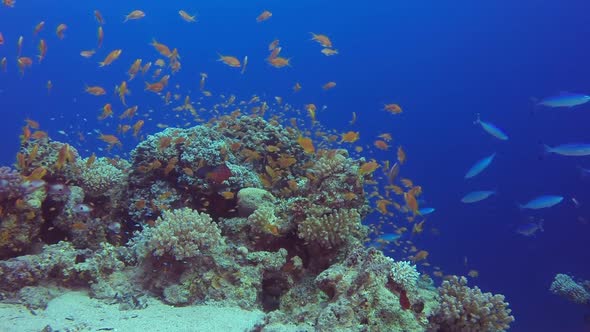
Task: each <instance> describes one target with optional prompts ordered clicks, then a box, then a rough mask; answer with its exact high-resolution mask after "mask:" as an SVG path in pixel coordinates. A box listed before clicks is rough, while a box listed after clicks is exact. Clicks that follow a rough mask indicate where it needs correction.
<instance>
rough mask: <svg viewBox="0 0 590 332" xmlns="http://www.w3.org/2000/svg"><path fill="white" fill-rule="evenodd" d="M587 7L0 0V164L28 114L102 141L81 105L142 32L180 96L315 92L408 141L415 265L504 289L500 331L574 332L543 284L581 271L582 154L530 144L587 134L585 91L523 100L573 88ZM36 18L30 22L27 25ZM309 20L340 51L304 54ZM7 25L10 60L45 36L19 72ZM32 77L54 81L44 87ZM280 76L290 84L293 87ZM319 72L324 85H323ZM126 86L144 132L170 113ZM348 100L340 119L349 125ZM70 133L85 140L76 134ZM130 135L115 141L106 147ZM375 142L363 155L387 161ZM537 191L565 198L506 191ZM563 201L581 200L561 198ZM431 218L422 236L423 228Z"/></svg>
mask: <svg viewBox="0 0 590 332" xmlns="http://www.w3.org/2000/svg"><path fill="white" fill-rule="evenodd" d="M137 6H140V7H139V8H141V9H142V10H144V11H145V12H146V14H147V16H146V17H145V18H144V19H142V20H139V21H133V22H127V23H125V24H123V23H122V22H123V17H124V15H125V14H127V13H128V12H130V11H131V10H133V9H137ZM94 9H99V10H100V11H101V13H102V14H103V16H104V19H105V21H106V25H105V26H104V30H105V40H104V44H103V47H102V48H101V49H100V50H99V51H98V52H97V54H96V55H95V56H94V57H93V58H91V59H85V58H82V57H80V56H79V52H80V51H81V50H85V49H93V48H95V47H96V29H97V26H98V25H97V23H96V21H95V20H94V18H93V10H94ZM179 9H184V10H186V11H187V12H189V13H191V14H192V13H196V14H197V17H198V21H199V22H198V23H196V24H188V23H186V22H184V21H182V20H180V18H179V17H178V14H177V11H178V10H179ZM264 9H268V10H270V11H272V13H273V17H272V18H271V19H270V20H268V21H266V22H263V23H260V24H257V23H256V22H255V18H256V16H257V15H258V14H260V13H261V12H262V10H264ZM589 9H590V6H589V5H588V3H587V1H582V0H577V1H574V0H572V1H567V2H564V1H557V0H546V1H533V0H522V1H506V0H500V1H493V2H481V1H477V2H475V1H434V0H429V1H420V2H408V1H397V0H396V1H392V0H387V1H385V0H378V1H366V2H359V1H354V2H353V1H347V2H343V1H317V0H299V1H280V2H279V1H247V2H245V1H238V0H227V1H223V2H209V3H204V2H203V3H197V2H194V1H174V2H173V3H172V2H169V1H150V2H143V3H141V4H139V3H129V2H125V3H123V4H121V3H120V2H118V1H100V2H98V1H96V2H86V1H73V0H68V1H63V0H62V1H25V0H19V1H17V4H16V7H15V8H5V7H0V32H2V33H3V35H4V38H5V44H4V45H2V46H0V57H3V56H6V57H7V58H8V60H9V64H8V72H7V73H0V90H2V92H1V93H0V112H1V115H2V121H0V139H1V140H2V149H1V150H0V163H1V164H10V163H12V162H13V161H14V155H15V153H16V151H17V149H18V135H19V134H20V130H21V127H22V125H23V120H24V119H25V118H26V117H31V118H32V119H35V120H37V121H40V122H41V124H42V127H43V129H45V130H48V131H49V134H50V136H51V137H53V138H54V139H58V140H66V141H71V142H74V145H75V146H77V147H82V151H83V155H88V154H89V153H90V152H92V151H96V149H97V148H98V147H104V144H103V143H102V142H100V141H98V140H97V139H96V134H91V135H88V134H87V133H88V132H91V131H92V130H94V129H98V130H100V131H101V132H104V133H107V134H110V133H114V132H115V130H116V128H115V127H113V125H110V126H107V125H106V124H105V123H98V121H97V120H96V117H97V116H98V115H99V109H100V108H101V107H102V106H103V105H104V103H105V102H111V103H112V104H113V106H114V108H115V112H116V113H118V114H120V113H121V112H122V111H123V109H124V108H123V106H122V105H121V104H120V102H119V101H118V100H117V97H116V96H114V95H112V93H113V89H114V86H115V85H116V84H119V83H120V82H121V81H122V80H124V79H127V76H126V71H127V70H128V68H129V66H130V65H131V63H132V62H133V61H134V60H135V59H136V58H143V59H144V62H145V61H148V60H152V61H153V59H156V58H158V57H160V56H159V55H158V54H157V53H156V52H155V51H154V50H153V48H152V47H151V46H149V45H148V43H149V42H150V41H151V39H152V38H156V39H157V40H158V41H160V42H163V43H165V44H167V45H169V46H172V47H177V48H178V49H179V53H180V55H181V57H182V58H181V61H182V70H181V71H180V72H179V73H178V74H176V75H174V76H173V77H172V79H171V86H174V85H176V84H179V85H180V88H179V89H178V91H179V92H180V93H183V96H184V94H185V93H187V92H189V91H190V92H192V95H195V96H196V95H198V81H199V73H200V72H206V73H207V74H208V75H209V80H208V81H207V89H208V90H211V91H212V92H213V93H214V95H219V94H226V95H229V94H231V93H234V94H236V95H237V96H238V97H240V98H241V99H249V98H250V96H251V95H253V94H258V95H261V96H265V97H267V98H271V97H272V96H282V97H283V98H284V99H285V101H286V102H289V103H291V104H293V105H295V106H296V107H298V108H302V105H303V104H307V103H315V104H316V105H318V108H320V107H321V105H327V107H328V108H327V110H326V111H322V112H318V115H317V118H318V120H319V121H320V122H321V123H322V124H324V125H325V126H327V127H329V128H335V129H336V130H337V131H338V132H344V131H348V130H355V131H360V133H361V140H360V142H359V143H361V144H363V145H372V142H373V140H374V139H375V138H376V136H377V135H378V134H380V133H383V132H389V133H392V135H393V137H394V142H395V143H396V144H402V145H403V146H404V148H405V150H406V152H407V153H408V162H407V164H406V165H404V167H403V169H402V174H403V176H404V177H409V178H411V179H413V180H414V182H416V183H418V184H420V185H422V186H423V188H424V192H425V194H424V195H425V196H424V197H426V199H427V202H428V206H433V207H436V209H437V211H436V212H435V213H434V214H433V215H432V216H431V217H430V218H429V221H428V223H429V225H427V227H426V231H425V232H424V234H423V235H422V236H421V237H420V238H418V240H416V242H417V244H418V245H419V246H420V247H421V248H423V249H426V250H428V251H429V252H430V257H429V261H430V262H431V263H432V264H434V265H437V266H441V267H442V269H443V270H444V272H445V273H450V274H466V273H467V272H468V271H469V270H471V269H476V270H478V271H479V273H480V276H479V277H478V278H476V279H474V280H473V281H472V282H474V283H476V284H477V285H479V286H480V287H481V288H482V289H483V290H484V291H492V292H494V293H502V294H505V295H506V297H507V300H508V301H509V302H510V303H511V307H512V309H513V313H514V315H515V317H516V321H515V323H514V324H513V330H514V331H581V330H583V329H584V322H583V315H584V314H586V313H587V311H588V309H587V308H582V307H581V306H576V305H574V304H571V303H566V302H565V301H564V300H563V299H561V298H558V297H556V296H554V295H552V294H550V293H549V291H548V289H549V285H550V283H551V280H552V278H553V276H554V275H555V274H556V273H571V274H573V275H577V276H579V277H582V278H585V279H590V267H588V264H587V262H589V261H590V251H589V250H588V249H587V247H586V243H587V240H588V238H589V237H590V224H589V221H590V190H588V185H589V183H588V182H583V180H582V179H581V178H580V177H579V175H578V173H577V171H576V165H582V166H584V167H586V168H590V158H589V157H580V158H568V157H560V156H555V155H551V156H545V155H543V153H542V145H541V143H546V144H549V145H555V144H562V143H570V142H586V143H589V142H590V134H589V131H588V128H589V127H588V124H589V123H590V104H586V105H582V106H580V107H577V108H575V109H573V110H563V109H535V108H534V107H533V104H534V103H533V102H532V100H531V98H532V97H536V98H539V97H545V96H549V95H554V94H557V93H559V92H560V91H572V92H582V93H590V84H589V82H590V66H589V65H588V59H590V47H588V46H587V45H588V36H590V24H589V23H588V13H589ZM41 20H44V21H46V26H45V30H44V31H42V32H41V33H40V36H39V37H36V38H33V36H32V31H33V28H34V26H35V25H36V24H37V23H38V22H39V21H41ZM60 23H66V24H67V25H68V29H67V31H66V32H65V35H66V38H65V39H64V40H58V39H57V37H56V36H55V28H56V26H57V25H58V24H60ZM312 31H313V32H316V33H325V34H327V35H329V36H330V37H331V38H332V41H333V42H334V46H335V48H337V49H338V50H339V52H340V54H339V55H337V56H333V57H325V56H323V55H322V54H321V53H319V50H320V49H321V48H320V47H319V45H317V44H316V43H314V42H311V41H309V38H310V35H309V32H312ZM19 35H23V36H24V44H23V55H26V56H31V57H32V56H34V55H36V54H37V50H36V47H37V43H38V40H39V38H44V39H46V41H47V44H48V53H47V57H46V59H45V60H44V61H43V63H42V64H41V65H38V64H37V63H36V61H35V64H34V65H33V67H32V68H31V69H28V70H27V71H26V73H25V75H24V77H22V78H21V77H20V75H19V74H18V71H17V67H16V63H15V60H14V59H15V56H16V40H17V39H18V36H19ZM275 38H279V39H280V41H281V45H282V46H283V51H282V53H281V54H282V55H283V56H286V57H292V60H291V61H292V67H291V68H285V69H281V70H280V69H275V68H272V67H270V66H268V64H266V63H265V61H264V58H265V57H266V56H267V55H268V52H267V45H268V44H269V43H270V42H271V41H272V40H273V39H275ZM117 48H121V49H123V53H122V55H121V57H120V58H119V59H118V60H117V61H115V62H114V63H113V64H112V65H111V66H109V67H107V68H98V65H97V62H98V61H102V59H103V58H104V56H106V54H107V52H109V51H111V50H113V49H117ZM217 52H219V53H222V54H231V55H236V56H237V57H238V58H240V59H242V57H243V56H244V55H248V57H249V59H250V61H249V64H248V68H247V71H246V74H245V75H240V74H239V70H234V69H233V68H229V67H227V66H224V65H222V64H220V63H219V62H217V61H216V60H217V55H216V53H217ZM47 80H51V81H52V82H53V85H54V87H53V89H52V91H51V93H50V94H48V92H47V90H46V88H45V85H46V82H47ZM149 80H150V79H149V78H148V81H149ZM297 81H298V82H301V84H302V85H303V89H302V90H301V91H300V92H299V93H298V94H293V93H292V90H291V88H292V86H293V84H294V83H295V82H297ZM327 81H335V82H337V87H336V88H335V89H333V90H331V91H323V90H322V89H321V86H322V85H323V84H324V83H326V82H327ZM84 84H89V85H94V84H97V85H102V86H104V87H105V88H106V89H107V92H108V96H105V97H101V98H97V97H93V96H89V95H87V94H84V93H83V89H84ZM143 84H144V83H143V79H142V78H139V77H138V78H136V79H135V80H134V81H132V82H131V83H130V86H129V88H130V89H131V91H132V94H131V95H130V96H128V98H127V99H128V103H129V104H130V105H135V104H138V105H139V106H140V110H139V111H138V113H140V114H141V113H142V112H143V113H145V111H147V110H148V109H154V113H153V114H152V116H151V117H152V120H151V121H146V126H145V128H144V133H152V132H155V131H156V130H157V128H156V127H155V124H156V123H158V122H163V123H169V124H174V123H175V122H174V119H173V117H172V115H173V114H172V111H171V110H170V109H168V108H163V107H162V101H161V99H160V98H159V97H157V96H156V95H154V94H151V93H146V92H143ZM193 99H195V98H193ZM391 102H395V103H398V104H400V105H401V106H402V108H403V109H404V113H403V114H401V115H391V114H388V113H386V112H385V111H383V110H382V107H383V104H384V103H391ZM353 111H354V112H356V114H357V115H358V120H357V123H356V125H355V126H349V125H348V121H350V119H351V113H352V112H353ZM476 113H481V116H482V119H484V120H485V121H489V122H492V123H494V124H496V125H497V126H499V127H500V128H502V129H503V130H505V131H506V133H507V134H508V135H509V136H510V140H509V141H500V140H497V139H495V138H493V137H492V136H490V135H489V134H487V133H485V132H484V131H483V130H482V129H481V127H479V126H475V125H473V121H474V120H475V118H476ZM51 118H55V119H54V120H51ZM84 118H85V119H87V121H84V120H83V119H84ZM111 122H112V123H116V121H111ZM59 130H64V131H65V132H66V133H68V134H69V135H70V137H69V138H66V137H64V136H63V135H60V134H59V133H58V131H59ZM78 132H82V133H83V134H84V135H85V139H86V140H85V141H83V142H80V141H78V134H77V133H78ZM135 143H136V141H134V140H133V139H130V138H129V139H125V140H124V145H125V147H124V150H123V151H129V150H130V149H132V148H133V145H134V144H135ZM493 152H496V153H497V155H496V158H495V160H494V161H493V163H492V165H491V166H490V167H489V168H488V169H487V170H485V171H484V172H483V173H482V174H480V175H478V176H477V177H475V178H474V179H471V180H468V181H465V180H464V179H463V176H464V174H465V172H466V171H467V169H468V168H469V167H470V166H471V165H473V163H474V162H475V161H476V160H478V159H479V158H481V157H483V156H486V155H489V154H491V153H493ZM115 153H122V152H119V151H115ZM393 154H394V151H389V152H381V153H375V154H374V156H375V157H376V158H377V159H386V158H387V159H393V158H394V157H393ZM484 189H490V190H497V191H498V195H497V196H494V197H492V198H490V199H489V200H487V201H484V202H480V203H477V204H473V205H464V204H462V203H460V201H459V200H460V198H461V197H462V196H463V195H464V194H465V193H466V192H469V191H473V190H484ZM541 194H558V195H563V196H565V197H566V200H565V201H564V203H562V204H560V205H558V206H556V207H554V208H551V209H547V210H542V211H535V212H526V213H525V212H521V211H519V209H518V208H517V202H520V203H522V202H525V201H528V200H529V199H531V198H533V197H535V196H538V195H541ZM571 197H575V198H576V199H577V200H578V201H579V202H580V203H581V205H580V207H579V208H576V207H575V206H574V204H572V202H571V200H570V198H571ZM529 216H535V217H539V218H543V219H544V220H545V223H544V228H545V232H543V233H539V234H537V235H536V236H535V237H531V238H526V237H523V236H521V235H519V234H516V233H515V232H514V230H515V228H516V227H517V226H518V225H519V224H520V223H523V222H524V221H526V219H527V218H528V217H529ZM432 227H435V228H437V229H438V230H439V231H440V235H433V234H432V232H431V231H430V230H431V228H432ZM465 261H467V264H465ZM586 328H587V327H586Z"/></svg>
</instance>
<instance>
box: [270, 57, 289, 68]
mask: <svg viewBox="0 0 590 332" xmlns="http://www.w3.org/2000/svg"><path fill="white" fill-rule="evenodd" d="M268 63H269V64H270V65H271V66H273V67H275V68H283V67H287V66H289V67H291V58H288V59H287V58H283V57H280V56H278V57H276V58H273V59H268Z"/></svg>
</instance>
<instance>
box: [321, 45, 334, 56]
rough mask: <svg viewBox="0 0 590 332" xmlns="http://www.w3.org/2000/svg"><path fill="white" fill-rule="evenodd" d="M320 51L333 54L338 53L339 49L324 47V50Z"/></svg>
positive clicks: (328, 54) (327, 54)
mask: <svg viewBox="0 0 590 332" xmlns="http://www.w3.org/2000/svg"><path fill="white" fill-rule="evenodd" d="M320 52H322V54H323V55H325V56H332V55H336V54H338V50H335V49H331V48H327V47H324V48H322V50H321V51H320Z"/></svg>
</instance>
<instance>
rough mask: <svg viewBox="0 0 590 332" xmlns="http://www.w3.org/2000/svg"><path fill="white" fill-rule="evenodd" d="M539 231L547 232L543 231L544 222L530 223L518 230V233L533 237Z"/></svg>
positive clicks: (519, 227)
mask: <svg viewBox="0 0 590 332" xmlns="http://www.w3.org/2000/svg"><path fill="white" fill-rule="evenodd" d="M537 231H541V232H544V231H545V230H544V229H543V221H538V222H529V223H526V224H523V225H520V226H518V227H517V228H516V233H518V234H522V235H524V236H533V235H535V233H537Z"/></svg>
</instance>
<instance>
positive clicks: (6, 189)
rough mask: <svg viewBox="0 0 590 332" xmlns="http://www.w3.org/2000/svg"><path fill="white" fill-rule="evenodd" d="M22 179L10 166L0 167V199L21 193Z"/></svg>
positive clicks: (10, 197)
mask: <svg viewBox="0 0 590 332" xmlns="http://www.w3.org/2000/svg"><path fill="white" fill-rule="evenodd" d="M22 182H23V179H22V177H21V175H20V174H19V173H18V172H17V171H15V170H13V169H11V168H10V167H0V201H2V200H6V199H12V198H16V197H19V196H21V195H22V194H23V187H22Z"/></svg>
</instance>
